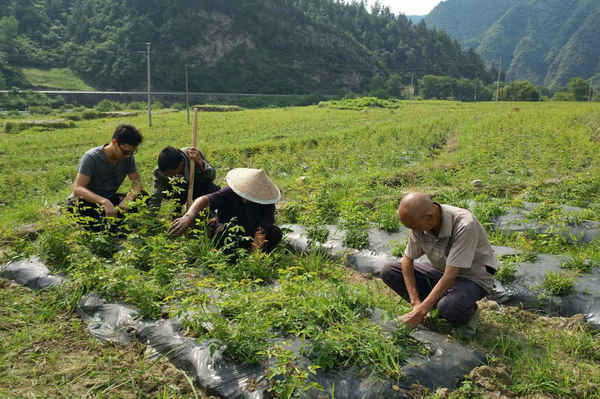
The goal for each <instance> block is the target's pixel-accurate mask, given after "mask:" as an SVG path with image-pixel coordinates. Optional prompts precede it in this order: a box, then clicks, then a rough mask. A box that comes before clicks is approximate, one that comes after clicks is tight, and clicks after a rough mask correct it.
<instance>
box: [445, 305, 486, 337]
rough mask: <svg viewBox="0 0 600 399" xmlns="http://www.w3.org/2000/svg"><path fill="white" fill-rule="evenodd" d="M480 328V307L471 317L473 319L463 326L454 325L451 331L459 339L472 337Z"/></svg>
mask: <svg viewBox="0 0 600 399" xmlns="http://www.w3.org/2000/svg"><path fill="white" fill-rule="evenodd" d="M478 328H479V309H477V311H476V312H475V314H474V315H473V316H472V317H471V319H470V320H469V321H468V322H467V323H466V324H463V325H462V326H458V327H454V329H452V332H451V333H450V334H451V335H452V336H453V337H455V338H459V339H470V338H473V336H475V334H476V333H477V329H478Z"/></svg>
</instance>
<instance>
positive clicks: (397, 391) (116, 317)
mask: <svg viewBox="0 0 600 399" xmlns="http://www.w3.org/2000/svg"><path fill="white" fill-rule="evenodd" d="M1 269H2V271H1V276H2V277H4V278H8V279H11V280H14V281H17V282H18V283H20V284H22V285H26V286H28V287H30V288H33V289H41V288H48V287H51V286H55V285H57V284H60V282H62V281H64V279H63V278H62V277H59V276H52V275H50V274H49V271H48V269H47V268H46V266H45V265H44V264H43V263H42V262H41V261H40V260H39V259H37V258H32V259H29V260H24V261H19V262H14V263H10V264H8V265H5V266H3V267H2V268H1ZM48 281H52V282H53V284H48ZM78 311H79V314H80V316H81V317H82V318H83V319H84V320H85V321H86V322H87V323H88V330H89V332H90V334H91V335H93V336H94V337H97V338H98V339H100V340H103V341H109V342H114V343H119V344H128V343H129V342H131V340H133V339H138V340H140V341H141V342H143V343H145V344H147V345H148V348H149V351H150V352H152V353H153V354H155V353H159V354H162V355H164V356H166V357H167V358H168V359H169V360H170V361H171V362H172V363H173V364H174V365H175V366H176V367H178V368H179V369H181V370H184V371H185V372H186V373H187V374H188V375H190V376H191V377H192V378H194V380H195V382H196V383H197V384H198V386H200V387H201V388H203V389H204V390H205V391H206V392H207V393H208V394H210V395H217V396H219V397H223V398H263V397H268V396H269V395H268V394H267V389H268V385H267V381H266V378H265V369H264V368H263V367H262V366H261V365H241V364H236V363H234V362H232V361H230V360H229V359H228V358H227V357H226V356H225V355H224V351H225V347H224V346H223V345H222V344H221V343H220V342H218V341H216V340H200V341H199V340H197V339H194V338H190V337H186V336H184V335H183V332H182V329H181V324H180V322H179V321H177V320H164V319H163V320H158V321H150V320H140V319H139V318H138V314H137V311H136V310H135V309H133V308H131V307H128V306H124V305H121V304H109V303H105V302H104V301H103V300H102V299H101V298H99V297H96V296H94V295H89V296H85V297H83V298H82V299H81V302H80V304H79V309H78ZM372 319H373V321H374V322H376V323H378V324H379V325H380V326H381V327H382V329H383V330H384V331H385V332H387V333H390V334H391V333H392V332H393V331H394V330H395V328H396V326H395V324H394V322H393V321H384V318H383V317H381V312H380V311H378V310H375V311H374V314H373V317H372ZM412 337H413V339H415V340H416V341H418V342H419V343H421V344H423V345H424V347H426V348H427V350H428V353H427V354H417V355H414V356H413V357H411V358H409V359H408V360H407V362H406V364H405V365H404V367H403V369H402V371H403V375H404V377H403V378H402V380H401V381H400V382H398V381H391V380H386V379H383V378H381V377H379V376H377V375H375V374H373V373H371V374H367V375H365V372H364V370H359V369H358V368H355V367H352V368H345V369H340V370H328V371H319V372H318V373H317V374H316V375H315V376H314V378H313V380H314V381H315V382H317V383H319V384H320V385H321V386H322V387H323V388H324V389H325V390H326V392H321V391H316V390H311V391H308V392H307V396H308V397H322V396H327V397H331V396H332V393H333V395H334V396H335V397H337V398H350V399H352V398H380V397H389V398H392V397H393V398H407V397H409V396H408V392H409V391H410V390H411V389H412V387H413V384H420V385H423V386H424V387H427V388H429V389H432V390H435V389H437V388H438V387H449V388H452V387H455V386H456V384H457V383H458V382H459V381H460V380H461V378H462V377H463V376H464V375H466V374H468V373H469V372H470V370H472V369H473V368H475V367H477V366H479V365H481V364H482V363H483V361H484V356H483V354H482V353H480V352H478V351H475V350H473V349H471V348H468V347H465V346H464V345H461V344H460V343H458V342H456V341H454V340H452V339H449V338H448V337H446V336H443V335H441V334H438V333H435V332H431V331H427V330H415V331H413V333H412ZM281 340H282V341H286V342H290V343H291V344H290V347H292V348H293V347H295V348H296V354H297V356H298V357H299V358H300V362H299V364H310V361H309V360H308V359H305V358H302V355H301V354H300V353H301V351H300V350H299V348H300V345H299V344H298V343H299V342H301V340H300V339H299V338H297V337H282V338H281ZM306 344H307V342H305V341H302V345H306Z"/></svg>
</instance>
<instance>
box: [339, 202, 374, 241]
mask: <svg viewBox="0 0 600 399" xmlns="http://www.w3.org/2000/svg"><path fill="white" fill-rule="evenodd" d="M367 212H368V210H367V209H366V208H365V207H363V206H362V205H359V204H356V203H353V202H351V201H345V202H344V203H343V204H342V214H341V218H342V227H343V228H344V230H345V231H346V235H345V236H344V245H346V246H348V247H350V248H356V249H362V248H367V247H368V246H369V234H368V233H369V232H368V228H369V225H368V218H367Z"/></svg>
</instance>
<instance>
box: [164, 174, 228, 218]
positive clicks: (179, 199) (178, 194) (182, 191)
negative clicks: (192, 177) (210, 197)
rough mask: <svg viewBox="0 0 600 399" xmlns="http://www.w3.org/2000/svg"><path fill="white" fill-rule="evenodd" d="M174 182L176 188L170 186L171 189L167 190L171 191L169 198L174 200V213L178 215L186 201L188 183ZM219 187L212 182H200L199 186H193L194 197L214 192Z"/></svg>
mask: <svg viewBox="0 0 600 399" xmlns="http://www.w3.org/2000/svg"><path fill="white" fill-rule="evenodd" d="M174 184H176V185H177V189H175V188H171V190H169V191H171V192H172V193H173V194H171V197H170V198H172V199H174V200H175V203H176V206H175V210H174V213H175V214H177V215H179V214H180V213H181V210H182V209H183V206H184V205H185V203H186V202H187V196H188V185H187V183H185V182H179V183H174ZM220 189H221V187H220V186H217V185H216V184H214V183H213V182H209V183H206V184H202V185H201V186H200V187H194V199H196V198H198V197H201V196H203V195H206V194H211V193H214V192H216V191H219V190H220Z"/></svg>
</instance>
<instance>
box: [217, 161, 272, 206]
mask: <svg viewBox="0 0 600 399" xmlns="http://www.w3.org/2000/svg"><path fill="white" fill-rule="evenodd" d="M225 181H226V182H227V185H228V186H229V187H230V188H231V189H232V190H233V192H234V193H236V194H237V195H239V196H240V197H242V198H244V199H247V200H248V201H252V202H256V203H257V204H274V203H276V202H277V201H279V200H280V199H281V192H280V191H279V188H277V186H276V185H275V183H273V181H272V180H271V179H269V177H268V176H267V175H266V174H265V171H264V170H262V169H249V168H236V169H231V170H230V171H229V172H228V173H227V176H225Z"/></svg>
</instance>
